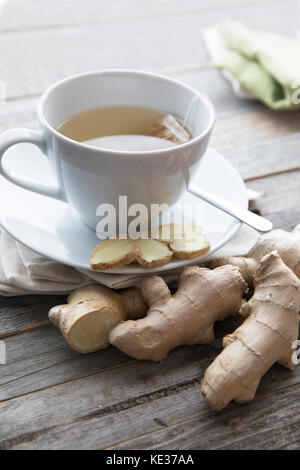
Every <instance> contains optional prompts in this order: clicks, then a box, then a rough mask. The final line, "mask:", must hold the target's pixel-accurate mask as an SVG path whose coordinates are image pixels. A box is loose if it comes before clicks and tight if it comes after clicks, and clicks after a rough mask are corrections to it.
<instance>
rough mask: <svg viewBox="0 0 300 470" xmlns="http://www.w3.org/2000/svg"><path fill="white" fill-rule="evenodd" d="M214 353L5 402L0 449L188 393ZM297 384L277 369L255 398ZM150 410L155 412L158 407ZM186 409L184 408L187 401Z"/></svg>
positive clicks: (178, 356)
mask: <svg viewBox="0 0 300 470" xmlns="http://www.w3.org/2000/svg"><path fill="white" fill-rule="evenodd" d="M216 354H217V351H216V350H215V349H214V348H213V347H212V346H194V347H184V348H180V349H178V350H176V351H173V352H172V353H171V354H170V355H169V357H168V359H167V360H166V361H165V362H164V363H162V364H157V363H151V362H145V361H142V362H136V363H134V364H125V365H121V366H120V367H115V368H114V369H110V370H106V371H105V370H104V371H103V372H102V373H97V374H95V375H90V376H88V377H83V378H81V379H79V380H74V381H71V382H68V383H63V384H61V385H58V386H56V387H51V388H46V389H44V390H40V391H38V392H36V393H30V394H26V395H22V396H20V397H18V398H14V399H10V400H8V401H4V402H2V403H0V413H1V426H0V428H1V429H0V448H1V447H2V448H5V447H7V446H8V445H11V439H12V440H13V441H12V442H15V443H21V442H24V441H28V439H29V440H31V439H33V438H35V437H36V436H38V435H39V434H40V433H42V434H46V432H48V431H51V432H52V428H53V427H57V426H65V425H72V424H73V423H75V422H78V421H83V420H88V419H90V418H94V417H96V416H99V409H100V410H106V411H105V413H104V415H105V416H106V415H109V414H113V413H115V412H118V411H121V410H124V409H127V408H133V407H135V406H138V405H139V404H140V403H145V402H149V401H153V402H154V401H155V400H157V399H158V398H160V397H163V396H168V395H172V394H174V390H176V389H177V387H179V390H181V389H183V388H184V389H187V388H189V386H190V385H193V384H194V383H198V382H199V379H201V377H202V376H203V373H204V371H205V369H206V368H207V366H208V365H209V363H210V362H211V361H212V359H213V357H214V356H215V355H216ZM299 380H300V370H298V369H296V371H295V372H294V373H291V372H290V371H288V370H285V369H283V368H282V367H280V366H275V367H273V368H272V369H271V370H270V371H269V373H268V374H267V375H266V376H265V377H264V378H263V381H262V383H261V385H260V387H259V395H265V396H266V397H268V396H269V395H272V396H273V397H274V398H273V400H275V401H276V400H278V398H275V396H276V393H277V391H280V390H284V389H287V388H288V387H290V386H292V385H293V384H298V383H299ZM280 393H281V392H280ZM70 397H72V399H71V400H70ZM260 406H262V405H260ZM153 407H154V409H155V407H156V403H153ZM184 407H186V408H188V403H187V402H185V403H184ZM231 408H235V409H240V408H239V407H238V406H237V405H231ZM231 408H230V407H229V408H228V409H229V410H230V409H231ZM33 409H34V414H33V412H32V410H33ZM199 409H200V410H203V409H204V410H205V413H206V414H207V407H206V405H205V403H204V400H203V398H202V397H201V396H200V394H199ZM225 413H226V412H225ZM104 415H102V416H104ZM90 429H91V430H92V429H93V428H90ZM91 432H93V431H91ZM36 433H37V434H36ZM125 435H126V432H125Z"/></svg>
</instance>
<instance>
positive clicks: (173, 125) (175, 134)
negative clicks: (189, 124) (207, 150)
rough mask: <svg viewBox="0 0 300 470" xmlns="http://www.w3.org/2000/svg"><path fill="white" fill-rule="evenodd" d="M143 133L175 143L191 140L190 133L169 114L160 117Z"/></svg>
mask: <svg viewBox="0 0 300 470" xmlns="http://www.w3.org/2000/svg"><path fill="white" fill-rule="evenodd" d="M144 134H145V135H150V136H152V137H158V138H160V139H165V140H170V141H171V142H175V143H176V144H184V143H185V142H188V141H189V140H191V136H190V134H189V133H188V132H187V131H186V130H185V129H184V127H183V126H182V125H181V124H180V123H179V122H178V121H177V119H175V118H174V116H172V115H171V114H168V115H166V116H164V117H162V118H160V119H159V120H158V121H156V122H155V124H153V126H152V127H151V128H150V129H147V130H146V131H145V132H144Z"/></svg>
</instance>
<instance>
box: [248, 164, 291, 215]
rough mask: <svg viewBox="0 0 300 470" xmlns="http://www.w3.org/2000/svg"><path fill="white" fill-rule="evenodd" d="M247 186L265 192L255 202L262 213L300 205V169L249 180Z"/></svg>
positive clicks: (255, 206)
mask: <svg viewBox="0 0 300 470" xmlns="http://www.w3.org/2000/svg"><path fill="white" fill-rule="evenodd" d="M247 187H249V188H251V189H253V190H255V191H259V192H261V193H263V196H262V198H261V199H259V200H257V201H255V204H253V207H254V208H257V209H258V210H259V211H260V212H261V214H262V215H268V214H272V213H275V212H282V211H284V210H290V209H293V208H298V207H299V200H300V171H299V170H298V171H292V172H290V173H283V174H278V175H274V176H269V177H265V178H259V179H256V180H253V181H248V182H247Z"/></svg>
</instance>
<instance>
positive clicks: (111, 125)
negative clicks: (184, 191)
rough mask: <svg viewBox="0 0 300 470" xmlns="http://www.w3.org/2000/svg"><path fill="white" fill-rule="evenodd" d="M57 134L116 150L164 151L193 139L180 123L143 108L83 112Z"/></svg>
mask: <svg viewBox="0 0 300 470" xmlns="http://www.w3.org/2000/svg"><path fill="white" fill-rule="evenodd" d="M57 130H58V131H59V132H60V133H61V134H63V135H64V136H66V137H69V138H70V139H72V140H76V141H77V142H82V143H84V144H87V145H92V146H95V147H98V148H106V149H113V150H133V151H134V150H136V151H139V150H155V149H162V148H168V147H172V146H174V145H176V144H178V143H183V142H187V141H188V140H189V139H190V138H191V132H190V131H188V130H187V129H185V128H184V126H183V125H182V124H181V123H180V122H179V120H178V119H175V118H174V117H173V116H170V115H167V114H166V113H163V112H161V111H157V110H155V109H150V108H144V107H140V106H107V107H103V108H95V109H90V110H87V111H83V112H81V113H78V114H75V115H73V116H71V117H70V118H68V119H67V120H66V121H64V122H63V123H62V124H61V125H60V126H59V127H58V128H57ZM179 133H180V135H179Z"/></svg>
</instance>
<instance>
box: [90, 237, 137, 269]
mask: <svg viewBox="0 0 300 470" xmlns="http://www.w3.org/2000/svg"><path fill="white" fill-rule="evenodd" d="M138 254H139V249H138V247H137V246H136V244H135V242H134V241H133V240H130V239H125V240H123V239H112V240H106V241H104V242H101V243H99V245H97V246H96V248H95V250H94V252H93V253H92V255H91V257H90V265H91V267H92V268H93V269H96V270H104V269H109V268H113V267H121V266H125V265H126V264H129V263H131V262H132V261H135V260H136V258H137V256H138Z"/></svg>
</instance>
